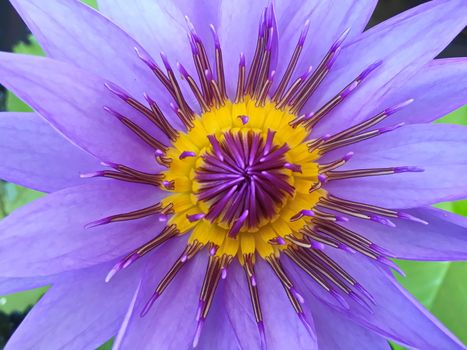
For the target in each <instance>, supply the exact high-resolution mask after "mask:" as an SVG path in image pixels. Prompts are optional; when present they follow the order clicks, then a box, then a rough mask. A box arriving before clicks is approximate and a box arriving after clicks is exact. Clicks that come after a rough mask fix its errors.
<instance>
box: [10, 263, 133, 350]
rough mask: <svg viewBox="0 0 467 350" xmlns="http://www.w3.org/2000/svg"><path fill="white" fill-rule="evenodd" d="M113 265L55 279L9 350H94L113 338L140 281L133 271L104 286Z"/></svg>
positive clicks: (24, 323) (11, 342)
mask: <svg viewBox="0 0 467 350" xmlns="http://www.w3.org/2000/svg"><path fill="white" fill-rule="evenodd" d="M110 268H111V266H110V265H108V264H105V265H101V266H99V267H95V268H92V269H88V270H83V271H77V272H76V273H73V274H66V276H64V277H62V278H61V279H59V280H57V281H56V283H55V285H53V286H52V287H51V288H50V289H49V290H48V291H47V293H46V294H45V296H43V297H42V298H41V299H40V300H39V302H38V303H37V304H36V305H35V306H34V308H33V309H32V311H31V312H29V314H28V315H27V317H26V319H25V320H24V321H23V322H22V323H21V325H20V327H19V328H18V329H17V330H16V332H15V333H14V334H13V336H12V337H11V339H10V340H9V342H8V344H7V346H6V348H5V349H44V350H45V349H47V350H48V349H62V348H71V349H94V348H97V347H99V346H100V345H102V344H103V343H104V342H106V341H107V340H108V339H110V338H111V337H113V336H114V335H115V334H116V332H117V330H118V327H119V325H120V322H121V320H122V319H123V316H124V314H125V311H126V309H127V307H128V304H129V303H130V300H131V297H132V295H133V292H134V290H135V289H136V287H137V285H138V281H139V279H140V278H141V268H140V267H138V268H133V267H132V268H131V270H130V269H129V271H127V273H125V274H122V275H121V276H118V277H116V278H115V279H114V280H112V283H105V282H104V278H105V275H106V273H107V271H108V269H110Z"/></svg>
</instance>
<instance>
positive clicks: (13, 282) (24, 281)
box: [0, 276, 56, 295]
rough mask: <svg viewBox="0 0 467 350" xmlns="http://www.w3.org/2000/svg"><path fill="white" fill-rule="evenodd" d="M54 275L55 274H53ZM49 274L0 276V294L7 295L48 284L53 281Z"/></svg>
mask: <svg viewBox="0 0 467 350" xmlns="http://www.w3.org/2000/svg"><path fill="white" fill-rule="evenodd" d="M53 277H56V276H53ZM53 277H52V278H51V276H45V277H44V276H40V277H25V278H21V277H20V278H14V277H0V295H8V294H13V293H18V292H22V291H25V290H28V289H35V288H39V287H44V286H47V285H49V284H50V283H51V282H52V281H53Z"/></svg>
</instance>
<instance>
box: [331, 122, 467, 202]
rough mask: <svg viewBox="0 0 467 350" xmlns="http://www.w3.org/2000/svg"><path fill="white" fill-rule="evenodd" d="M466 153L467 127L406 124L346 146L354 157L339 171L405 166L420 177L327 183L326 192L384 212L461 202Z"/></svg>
mask: <svg viewBox="0 0 467 350" xmlns="http://www.w3.org/2000/svg"><path fill="white" fill-rule="evenodd" d="M466 148H467V128H465V127H463V126H459V125H447V124H425V125H424V124H414V125H407V126H405V127H403V128H400V129H398V130H395V131H392V132H389V133H386V134H383V135H380V136H378V137H376V138H374V139H371V140H367V141H364V142H361V143H359V144H357V145H355V146H353V147H351V149H352V151H354V152H355V155H354V157H353V158H352V160H351V161H349V162H348V163H347V164H346V165H344V166H343V167H342V169H346V170H349V169H362V168H379V167H398V166H404V167H405V166H410V167H418V168H422V169H423V170H424V171H423V172H406V173H401V174H394V175H385V176H374V177H371V178H358V179H349V180H339V181H334V182H330V183H329V184H328V185H326V189H327V190H329V191H330V192H332V193H333V194H335V195H337V196H341V197H344V198H346V199H349V200H357V201H363V202H365V203H370V204H374V205H379V206H383V207H388V208H413V207H418V206H425V205H430V204H433V203H437V202H441V201H448V200H455V199H459V198H465V197H466V196H467V177H466V176H465V174H466V172H467V160H466V158H465V150H466ZM349 149H350V148H349ZM346 151H348V150H346V149H342V150H340V151H339V153H344V152H346Z"/></svg>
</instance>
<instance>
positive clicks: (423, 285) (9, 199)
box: [0, 0, 467, 350]
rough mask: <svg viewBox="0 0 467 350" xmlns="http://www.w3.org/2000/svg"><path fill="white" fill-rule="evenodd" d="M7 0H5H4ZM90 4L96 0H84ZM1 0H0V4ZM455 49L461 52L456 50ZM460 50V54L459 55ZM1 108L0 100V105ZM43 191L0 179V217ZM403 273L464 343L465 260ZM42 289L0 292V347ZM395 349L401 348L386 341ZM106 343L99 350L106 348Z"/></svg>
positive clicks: (28, 45)
mask: <svg viewBox="0 0 467 350" xmlns="http://www.w3.org/2000/svg"><path fill="white" fill-rule="evenodd" d="M5 1H6V0H5ZM84 2H86V3H88V4H89V5H91V6H95V0H87V1H84ZM420 2H423V1H408V0H404V1H402V2H401V1H396V0H394V1H393V0H388V1H387V2H385V3H384V4H382V5H381V2H380V5H379V6H378V8H377V11H376V14H375V16H374V17H373V18H372V21H371V22H370V25H374V24H375V23H378V22H380V21H381V20H383V19H385V18H387V17H390V16H392V15H394V14H395V13H397V12H400V11H401V10H403V9H405V8H407V7H410V6H413V5H416V3H420ZM2 3H3V1H0V5H3V4H2ZM463 35H464V37H462V35H461V36H460V38H459V37H458V38H457V39H456V41H455V42H454V44H453V45H451V46H450V47H449V48H448V51H445V52H444V53H443V55H445V56H446V55H447V56H451V55H464V56H465V54H466V53H467V52H466V51H467V49H466V47H467V46H466V45H465V42H466V40H465V32H464V34H463ZM459 50H460V51H459ZM12 51H14V52H18V53H24V54H31V55H42V54H43V53H42V50H41V49H40V47H39V45H38V44H37V43H36V42H35V40H34V38H33V37H32V36H30V35H29V36H28V37H26V40H25V41H24V42H19V43H16V44H15V45H14V46H13V49H12ZM459 53H460V54H459ZM4 102H5V109H6V110H9V111H29V110H30V109H29V107H27V106H26V105H25V104H23V103H22V102H21V101H20V100H19V99H17V98H16V97H15V96H14V95H12V94H11V93H9V92H6V95H5V101H4ZM0 107H1V105H0ZM440 122H443V123H456V124H463V125H467V106H465V107H463V108H461V109H459V110H457V111H456V112H454V113H451V114H450V115H448V116H446V117H444V118H443V119H442V120H440ZM40 196H42V194H41V193H39V192H36V191H32V190H28V189H25V188H23V187H20V186H17V185H14V184H12V183H7V182H0V218H1V217H4V216H6V215H8V214H9V213H11V212H12V211H13V210H15V209H16V208H18V207H20V206H22V205H24V204H26V203H28V202H31V201H33V200H35V199H37V198H39V197H40ZM438 206H439V207H440V208H442V209H445V210H449V211H452V212H454V213H457V214H460V215H464V216H467V201H459V202H453V203H441V204H439V205H438ZM398 264H399V266H401V267H402V269H403V270H404V271H405V272H406V274H407V277H405V278H403V277H398V279H399V280H400V282H401V283H402V284H403V285H404V286H405V287H406V288H407V289H408V290H409V291H410V292H411V293H412V294H413V295H414V296H415V297H416V298H417V299H418V300H419V301H420V302H421V303H423V304H424V305H425V306H426V307H427V308H428V309H429V310H430V311H431V312H432V313H433V314H435V315H436V316H437V317H438V318H439V319H440V320H441V322H443V323H444V324H445V325H446V326H447V327H448V328H449V329H450V330H451V331H452V332H454V333H455V334H456V335H457V336H458V337H459V338H460V339H461V340H462V341H463V342H464V343H467V326H466V325H467V262H455V263H449V262H411V261H398ZM46 289H47V288H40V289H35V290H31V291H25V292H22V293H17V294H13V295H7V296H3V297H2V296H0V348H2V347H3V345H4V344H5V342H6V340H7V338H8V336H9V335H10V334H11V333H12V331H13V330H14V328H15V327H16V326H17V324H19V322H20V321H21V319H22V318H23V317H24V315H25V314H26V313H27V311H28V310H29V309H30V308H31V306H32V305H34V303H35V302H36V301H37V300H38V299H39V298H40V297H41V295H42V294H43V293H44V292H45V291H46ZM391 346H392V347H393V348H394V349H397V350H400V349H405V348H404V347H401V346H398V345H395V344H391ZM110 347H111V342H108V343H107V344H105V345H103V346H102V347H101V348H100V349H110Z"/></svg>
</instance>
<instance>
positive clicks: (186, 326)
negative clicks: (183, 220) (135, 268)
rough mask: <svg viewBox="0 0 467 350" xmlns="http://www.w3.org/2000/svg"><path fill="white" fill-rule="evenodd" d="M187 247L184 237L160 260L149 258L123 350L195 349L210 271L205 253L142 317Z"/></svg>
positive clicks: (167, 248) (166, 248)
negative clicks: (203, 286)
mask: <svg viewBox="0 0 467 350" xmlns="http://www.w3.org/2000/svg"><path fill="white" fill-rule="evenodd" d="M185 244H186V238H185V237H181V238H180V239H178V240H176V241H172V242H169V243H167V244H166V245H165V246H163V247H161V248H160V249H159V251H158V254H156V255H157V256H152V257H149V259H148V260H149V262H146V266H145V270H144V272H143V282H142V285H141V290H140V293H139V295H138V296H137V299H136V303H135V306H134V309H133V311H134V312H133V314H132V315H131V317H130V319H129V321H128V324H127V327H126V330H125V331H124V333H122V334H123V335H122V338H121V342H120V343H119V348H121V349H131V348H135V349H143V348H148V349H168V348H170V347H173V348H174V349H188V348H190V347H191V344H192V342H193V337H194V334H195V330H196V319H195V317H196V309H197V307H198V298H199V292H200V290H201V284H202V283H203V278H204V273H205V271H206V264H207V254H205V252H201V253H199V254H198V255H197V256H196V257H194V258H193V259H192V260H191V261H189V262H188V263H187V265H186V266H184V267H183V268H182V270H181V271H180V272H179V273H178V274H177V276H176V277H175V279H174V280H173V281H172V283H171V284H170V285H169V286H168V287H167V289H166V290H165V291H164V293H162V295H161V296H160V297H159V298H158V299H157V300H156V302H155V303H154V304H153V305H152V307H151V309H150V310H149V312H148V313H147V314H146V315H145V316H144V317H141V316H140V313H141V311H142V310H143V308H144V306H145V304H146V303H147V302H148V300H149V299H150V298H151V295H152V294H153V293H154V290H155V288H156V287H157V284H158V283H159V282H160V281H161V280H162V278H163V276H164V275H165V274H166V273H167V272H168V270H169V269H170V267H171V265H172V264H173V263H174V262H175V261H176V260H177V258H178V255H179V254H180V253H181V251H182V250H183V245H185ZM159 254H161V255H159ZM162 256H163V258H161V257H162Z"/></svg>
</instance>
